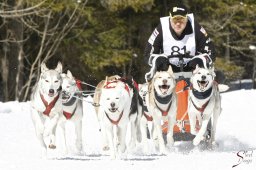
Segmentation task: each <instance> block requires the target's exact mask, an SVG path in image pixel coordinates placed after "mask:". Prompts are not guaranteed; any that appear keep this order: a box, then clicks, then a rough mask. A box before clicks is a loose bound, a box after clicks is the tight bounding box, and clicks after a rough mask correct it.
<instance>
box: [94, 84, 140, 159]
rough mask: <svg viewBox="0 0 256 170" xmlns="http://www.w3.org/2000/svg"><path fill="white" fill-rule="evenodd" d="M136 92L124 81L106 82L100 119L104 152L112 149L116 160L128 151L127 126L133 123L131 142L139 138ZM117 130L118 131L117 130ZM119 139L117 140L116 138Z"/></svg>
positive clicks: (111, 153) (101, 98) (113, 157)
mask: <svg viewBox="0 0 256 170" xmlns="http://www.w3.org/2000/svg"><path fill="white" fill-rule="evenodd" d="M134 94H135V93H134V90H133V88H132V87H131V86H129V85H128V84H127V83H125V82H124V81H121V80H120V79H119V80H116V81H109V82H108V81H107V80H106V81H105V83H104V85H103V87H102V89H101V96H100V102H99V104H100V106H99V110H98V118H99V122H100V126H101V132H102V136H103V150H108V149H110V156H111V158H112V159H115V158H116V156H117V153H124V152H125V151H126V148H127V147H126V132H127V125H128V123H129V121H131V141H130V145H134V143H135V142H134V140H135V139H136V138H137V136H136V135H137V131H136V130H137V126H136V118H137V112H134V111H132V110H133V108H131V106H132V99H133V96H134ZM115 128H116V129H115ZM115 136H116V137H117V139H115V138H114V137H115Z"/></svg>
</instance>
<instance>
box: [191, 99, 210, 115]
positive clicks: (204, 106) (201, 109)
mask: <svg viewBox="0 0 256 170" xmlns="http://www.w3.org/2000/svg"><path fill="white" fill-rule="evenodd" d="M190 100H191V102H192V104H193V106H194V107H195V108H196V110H198V111H199V112H201V116H203V112H204V109H205V108H206V106H207V105H208V103H209V101H210V99H209V100H208V101H207V102H206V103H205V104H203V105H202V107H197V106H196V104H195V103H194V102H193V100H192V99H191V98H190Z"/></svg>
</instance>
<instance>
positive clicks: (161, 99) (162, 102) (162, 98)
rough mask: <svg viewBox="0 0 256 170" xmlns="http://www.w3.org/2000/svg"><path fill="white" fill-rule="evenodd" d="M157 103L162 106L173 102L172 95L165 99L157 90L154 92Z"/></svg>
mask: <svg viewBox="0 0 256 170" xmlns="http://www.w3.org/2000/svg"><path fill="white" fill-rule="evenodd" d="M154 93H155V98H156V101H158V102H159V103H161V104H167V103H169V102H170V101H171V98H172V93H171V94H170V95H167V96H165V97H160V96H158V94H157V92H156V90H154Z"/></svg>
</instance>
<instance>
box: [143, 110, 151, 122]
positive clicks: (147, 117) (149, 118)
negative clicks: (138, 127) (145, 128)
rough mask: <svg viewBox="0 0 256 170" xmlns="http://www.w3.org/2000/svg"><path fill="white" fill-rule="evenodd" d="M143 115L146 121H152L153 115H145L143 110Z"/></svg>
mask: <svg viewBox="0 0 256 170" xmlns="http://www.w3.org/2000/svg"><path fill="white" fill-rule="evenodd" d="M143 115H144V116H145V117H146V119H147V121H153V117H152V116H149V115H147V114H146V113H145V112H143Z"/></svg>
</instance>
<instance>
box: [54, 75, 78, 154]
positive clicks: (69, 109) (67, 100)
mask: <svg viewBox="0 0 256 170" xmlns="http://www.w3.org/2000/svg"><path fill="white" fill-rule="evenodd" d="M61 76H62V104H63V114H61V116H60V119H59V121H58V126H57V127H58V130H59V129H60V134H61V135H60V137H61V140H60V142H62V144H60V145H61V146H62V147H63V151H64V153H78V152H81V151H82V118H83V105H82V100H81V99H82V96H81V94H80V93H79V89H78V87H77V85H76V80H75V78H74V77H73V75H72V73H71V72H70V71H69V70H68V71H67V74H65V73H63V74H61ZM72 127H73V128H72ZM58 132H59V131H58ZM74 146H76V147H75V148H74Z"/></svg>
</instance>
